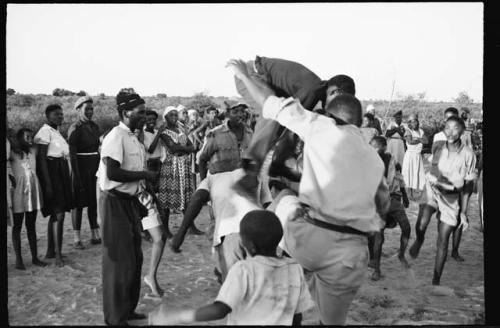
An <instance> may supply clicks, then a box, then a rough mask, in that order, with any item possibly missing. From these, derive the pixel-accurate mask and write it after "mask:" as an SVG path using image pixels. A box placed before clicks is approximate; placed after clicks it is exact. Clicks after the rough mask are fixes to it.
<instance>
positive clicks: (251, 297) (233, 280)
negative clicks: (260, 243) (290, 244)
mask: <svg viewBox="0 0 500 328" xmlns="http://www.w3.org/2000/svg"><path fill="white" fill-rule="evenodd" d="M216 301H218V302H222V303H224V304H226V305H227V306H229V307H230V308H231V310H232V311H231V313H229V314H228V315H227V325H266V326H267V325H284V326H291V325H292V322H293V316H294V315H295V314H298V313H302V312H305V311H307V310H308V309H310V308H312V307H313V306H314V303H313V301H312V299H311V295H310V294H309V289H308V287H307V284H306V281H305V278H304V273H303V271H302V267H301V266H300V265H299V264H298V263H297V262H295V260H293V259H290V258H286V257H283V258H273V257H267V256H261V255H256V256H254V257H247V258H246V259H245V260H241V261H238V262H236V263H235V264H234V265H233V266H232V267H231V269H229V272H228V274H227V277H226V280H225V281H224V284H223V285H222V287H221V289H220V290H219V294H218V295H217V298H216Z"/></svg>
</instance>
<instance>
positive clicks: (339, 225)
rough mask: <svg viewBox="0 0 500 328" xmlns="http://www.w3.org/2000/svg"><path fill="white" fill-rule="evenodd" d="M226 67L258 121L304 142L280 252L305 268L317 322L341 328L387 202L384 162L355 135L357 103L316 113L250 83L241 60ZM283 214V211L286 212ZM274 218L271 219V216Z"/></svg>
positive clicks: (338, 100)
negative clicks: (257, 111) (254, 106)
mask: <svg viewBox="0 0 500 328" xmlns="http://www.w3.org/2000/svg"><path fill="white" fill-rule="evenodd" d="M228 66H229V67H230V68H232V69H233V71H234V73H235V75H236V77H238V78H239V79H240V80H242V81H243V83H244V84H245V86H246V87H247V89H248V90H249V92H250V94H251V95H252V97H253V98H254V100H255V101H256V102H257V103H259V104H260V105H262V107H263V113H262V114H263V115H262V116H263V117H264V118H269V119H273V120H276V121H278V122H279V123H280V124H281V125H283V126H284V127H286V128H288V129H290V130H291V131H293V132H294V133H296V134H297V135H298V136H299V137H300V138H301V139H302V140H303V141H304V158H303V163H304V164H303V166H304V167H303V172H302V179H301V181H300V186H299V196H298V197H294V196H292V195H288V196H286V197H284V198H286V199H287V201H286V203H287V204H286V206H282V207H283V208H284V210H280V204H279V202H278V205H277V208H276V212H277V213H284V214H283V215H284V216H286V218H283V217H282V218H280V220H281V221H282V223H284V237H283V239H284V248H285V251H286V252H287V253H288V254H290V255H291V256H292V257H293V258H295V259H296V260H297V261H298V262H299V263H300V264H301V265H302V267H304V268H305V269H307V270H309V271H312V275H311V281H310V284H309V286H310V288H311V292H312V294H313V298H314V299H315V301H316V304H317V305H318V308H319V312H320V316H321V323H323V324H327V325H332V324H333V325H342V324H345V321H346V317H347V311H348V309H349V306H350V304H351V302H352V300H353V298H354V296H355V294H356V292H357V290H358V289H359V287H360V286H361V285H362V283H363V281H364V280H365V274H366V270H367V264H368V247H367V235H368V233H373V232H376V231H378V230H379V227H380V217H384V216H385V214H386V213H387V211H388V209H389V205H390V198H389V192H388V188H387V185H386V183H385V180H384V176H383V175H384V164H383V162H382V160H381V159H380V157H379V156H378V154H377V153H376V151H375V150H374V149H373V148H371V146H370V145H368V144H367V143H366V142H365V141H364V139H363V137H362V135H361V132H360V130H359V126H360V125H361V115H362V108H361V103H360V102H359V100H357V99H356V98H355V97H354V96H351V95H348V94H340V95H338V96H336V97H335V98H334V99H333V100H331V102H330V103H329V105H328V106H327V108H325V114H323V115H321V114H318V113H313V112H310V111H307V110H305V109H304V108H303V107H302V106H301V104H300V103H299V101H298V100H296V99H293V98H288V99H284V98H278V97H276V96H275V95H274V92H273V91H272V90H271V89H270V88H269V87H268V86H267V85H265V84H264V83H262V82H257V81H254V80H253V79H252V78H251V77H250V76H249V74H248V72H247V70H246V65H245V63H244V62H243V61H241V60H231V61H229V63H228ZM287 209H290V210H287ZM279 216H280V215H279V214H278V217H279Z"/></svg>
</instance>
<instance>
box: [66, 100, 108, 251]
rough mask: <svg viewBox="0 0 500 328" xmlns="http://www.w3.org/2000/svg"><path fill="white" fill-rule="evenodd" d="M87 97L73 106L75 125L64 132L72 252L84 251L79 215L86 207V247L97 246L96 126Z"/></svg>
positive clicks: (97, 154) (97, 158)
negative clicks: (68, 165)
mask: <svg viewBox="0 0 500 328" xmlns="http://www.w3.org/2000/svg"><path fill="white" fill-rule="evenodd" d="M92 105H93V100H92V98H91V97H88V96H85V97H80V98H79V99H78V100H77V101H76V103H75V110H77V111H78V121H76V122H75V123H73V124H72V125H71V126H70V127H69V129H68V143H69V153H70V158H71V169H72V172H71V173H72V181H73V195H74V196H73V197H74V199H75V206H76V208H74V209H73V210H72V211H71V220H72V223H73V233H74V245H73V247H74V248H76V249H83V248H85V247H84V246H83V244H82V241H81V236H80V229H81V227H82V211H83V208H84V207H87V215H88V219H89V226H90V229H91V239H90V243H91V244H94V245H97V244H100V243H101V238H100V237H99V224H98V223H97V197H96V180H97V179H96V173H97V169H98V168H99V160H100V157H99V152H98V150H99V145H100V140H99V136H100V131H99V126H98V125H97V124H96V123H94V121H92V116H93V115H94V107H93V106H92Z"/></svg>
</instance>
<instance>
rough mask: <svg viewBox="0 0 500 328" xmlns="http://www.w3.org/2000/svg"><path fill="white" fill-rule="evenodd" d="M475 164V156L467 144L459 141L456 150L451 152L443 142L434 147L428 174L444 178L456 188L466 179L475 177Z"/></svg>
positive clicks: (460, 186)
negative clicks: (459, 143)
mask: <svg viewBox="0 0 500 328" xmlns="http://www.w3.org/2000/svg"><path fill="white" fill-rule="evenodd" d="M475 166H476V156H475V155H474V152H473V151H472V149H471V148H470V147H469V146H466V145H465V144H463V143H461V145H460V147H459V148H458V151H457V152H453V153H451V152H449V150H448V144H447V143H446V142H445V143H444V144H443V145H440V146H439V147H438V148H436V149H435V151H434V154H433V156H432V161H431V169H430V171H429V173H428V174H429V175H431V176H432V177H434V178H437V179H438V180H441V179H443V178H445V179H447V180H448V181H449V182H451V183H452V184H453V186H455V188H457V189H458V188H462V187H463V185H464V182H465V181H466V180H467V181H470V180H474V179H475V177H476V173H475Z"/></svg>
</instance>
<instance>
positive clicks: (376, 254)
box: [369, 136, 411, 281]
mask: <svg viewBox="0 0 500 328" xmlns="http://www.w3.org/2000/svg"><path fill="white" fill-rule="evenodd" d="M370 145H371V146H372V147H373V148H375V149H376V150H377V152H378V154H379V155H380V157H381V158H382V161H383V162H384V166H385V177H386V179H387V185H388V186H389V193H390V196H391V205H390V208H389V212H388V213H387V217H386V222H385V227H383V228H382V229H381V230H380V231H379V232H377V233H376V234H375V236H374V237H373V238H371V240H370V242H369V246H370V247H369V248H370V258H371V261H370V265H369V266H370V267H372V268H374V269H375V271H374V272H373V275H372V278H371V279H372V280H374V281H377V280H379V279H380V277H381V272H380V257H381V255H382V244H383V243H384V230H385V229H386V228H388V229H393V228H395V227H396V225H399V227H400V228H401V242H400V247H399V254H398V259H399V261H400V262H401V263H402V264H403V265H404V267H405V268H408V267H409V264H408V261H406V258H405V252H406V248H407V246H408V241H409V240H410V233H411V227H410V222H409V221H408V217H407V216H406V212H405V208H408V206H409V205H410V202H409V200H408V196H407V195H406V190H405V182H404V179H403V176H402V174H401V165H400V164H399V163H396V162H395V160H394V158H393V157H392V156H391V154H389V153H387V152H386V150H387V141H386V139H385V138H384V137H382V136H377V137H374V138H373V139H372V141H371V142H370ZM401 200H402V201H403V204H401ZM403 205H404V207H403Z"/></svg>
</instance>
